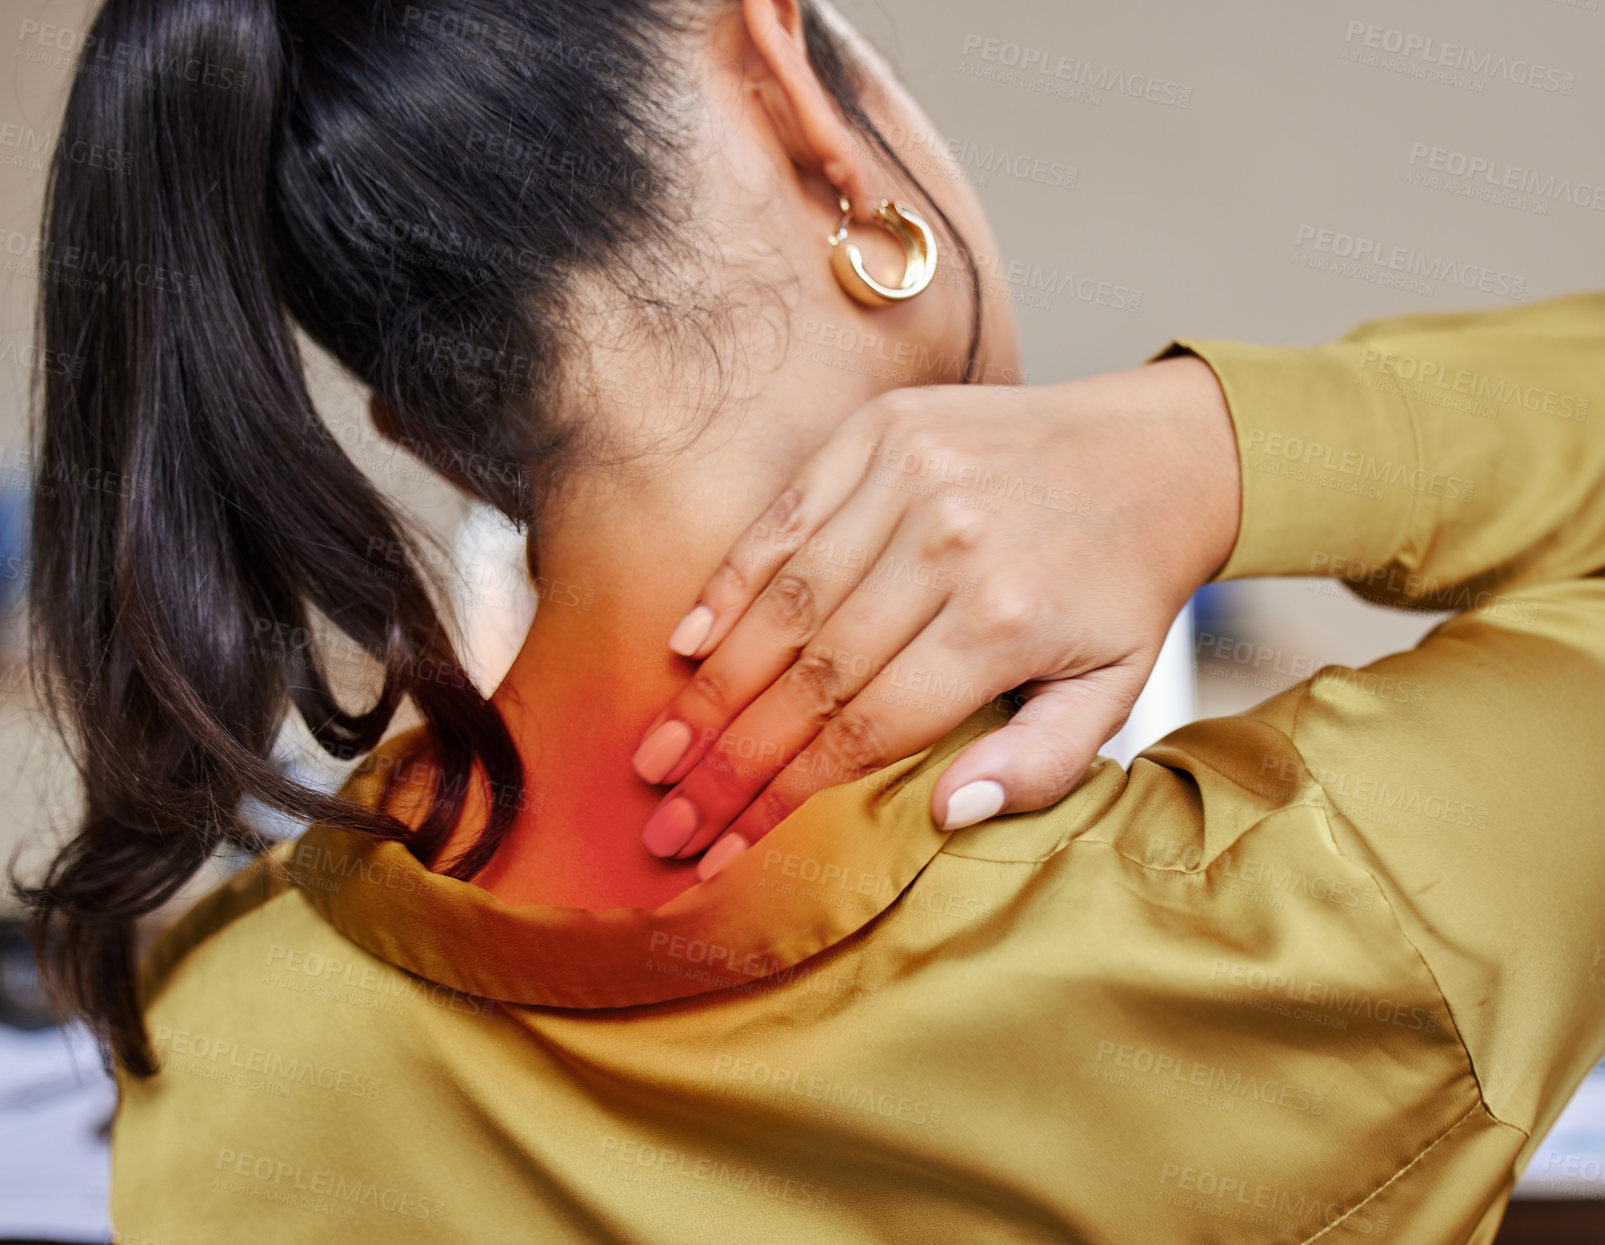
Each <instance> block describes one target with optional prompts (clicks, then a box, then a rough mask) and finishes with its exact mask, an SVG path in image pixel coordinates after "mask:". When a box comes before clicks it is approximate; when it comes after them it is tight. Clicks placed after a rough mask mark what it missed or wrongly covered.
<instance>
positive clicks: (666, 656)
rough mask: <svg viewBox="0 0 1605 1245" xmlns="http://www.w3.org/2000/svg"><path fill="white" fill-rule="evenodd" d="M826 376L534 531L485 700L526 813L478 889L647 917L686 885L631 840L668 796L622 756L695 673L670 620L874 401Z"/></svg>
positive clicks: (569, 494)
mask: <svg viewBox="0 0 1605 1245" xmlns="http://www.w3.org/2000/svg"><path fill="white" fill-rule="evenodd" d="M831 379H832V380H833V381H834V383H833V384H831V385H830V386H829V388H828V389H827V388H826V387H825V386H823V385H821V384H819V383H818V382H817V381H816V382H815V383H813V385H812V387H811V388H809V387H805V386H802V385H798V384H792V383H787V382H785V381H784V380H782V379H780V378H775V381H774V383H771V384H769V385H767V386H765V389H766V390H767V391H768V392H769V393H771V394H776V395H783V396H784V400H785V403H786V409H785V411H784V412H780V411H778V410H777V411H775V412H773V413H772V414H773V415H774V418H770V417H769V416H770V414H771V413H770V412H765V411H763V410H760V409H757V407H756V405H755V404H753V405H748V406H747V407H746V408H745V409H744V410H743V412H742V415H741V422H740V426H739V427H737V428H736V429H735V430H734V431H733V432H730V433H729V434H728V435H726V434H725V433H724V431H723V430H722V429H721V430H718V432H717V433H710V435H709V436H707V437H706V438H704V440H706V441H709V442H717V443H718V444H717V446H716V447H715V448H712V449H708V450H705V451H700V452H699V451H697V450H693V451H692V452H690V453H687V454H685V455H684V456H682V457H681V458H679V459H676V460H675V461H673V462H672V463H670V464H669V465H668V466H667V467H666V468H663V469H660V470H654V471H652V472H651V473H638V474H633V475H632V477H631V478H630V480H629V481H628V483H627V484H617V483H615V484H612V485H609V484H604V483H602V482H599V481H594V480H593V481H589V482H585V483H582V484H580V485H578V486H576V487H571V488H568V489H565V494H564V504H563V508H562V513H561V516H560V517H559V518H558V520H557V521H555V522H544V523H542V524H540V525H538V526H537V529H536V530H537V531H538V532H539V534H540V536H539V543H538V545H537V548H536V558H537V566H538V570H539V572H540V584H539V586H540V589H541V592H542V597H543V599H542V602H541V604H540V606H539V608H538V609H537V610H536V614H535V620H534V623H533V625H532V626H531V627H530V630H529V633H528V635H527V636H526V638H525V640H524V643H523V646H522V648H521V649H520V651H519V653H518V655H517V657H516V658H515V659H514V661H513V664H512V666H511V668H510V669H509V671H508V673H507V675H506V677H505V678H504V679H503V681H502V683H501V684H500V686H499V687H498V689H497V691H496V693H495V695H494V697H493V700H494V702H495V703H496V704H497V706H498V708H500V709H501V711H502V713H503V716H504V717H505V718H506V720H507V722H508V724H509V727H510V728H511V730H512V732H513V737H514V739H515V741H516V742H517V744H518V747H519V751H520V753H521V755H522V756H523V759H524V764H525V768H526V775H527V779H528V784H529V795H530V800H529V805H530V810H529V812H528V813H526V814H521V819H520V820H519V821H518V822H517V823H516V824H515V826H514V828H513V830H512V831H511V832H510V834H509V835H508V838H507V839H506V840H504V843H503V846H502V848H501V849H500V850H499V851H498V853H497V856H496V858H495V860H494V861H493V862H492V864H491V865H490V866H489V867H488V868H487V869H486V871H485V872H484V873H483V874H482V875H481V876H480V877H479V878H478V879H477V881H478V883H479V884H480V885H482V886H484V887H486V888H487V889H489V890H491V891H492V892H493V893H496V894H497V895H499V896H500V897H501V898H503V899H505V900H507V901H508V902H510V903H516V904H534V903H545V904H563V905H569V906H575V907H585V908H611V907H646V908H652V907H657V906H659V905H660V904H662V903H665V902H667V900H669V899H671V898H672V897H673V896H675V895H677V894H679V893H680V892H681V891H683V890H685V889H687V888H688V887H690V886H692V885H694V884H695V883H696V881H697V879H696V874H695V862H694V861H665V860H660V859H658V858H656V857H654V856H652V855H651V854H650V853H649V852H648V851H647V850H646V849H645V847H644V846H643V845H642V843H641V839H640V833H641V828H642V826H643V825H644V824H645V822H646V819H647V817H648V816H649V815H650V814H651V812H652V810H653V809H654V808H655V807H656V806H657V804H658V802H659V801H660V800H661V799H662V797H663V796H664V794H665V793H666V792H667V788H665V787H653V786H649V785H648V784H647V783H645V782H643V781H642V780H641V779H640V778H639V777H638V776H637V775H636V773H635V771H634V770H633V769H632V768H631V764H630V761H631V757H632V756H633V755H634V753H635V750H636V747H637V746H638V744H639V742H640V738H641V735H642V732H643V731H644V730H645V729H646V727H647V725H648V723H650V721H651V720H652V718H653V717H654V716H655V715H656V714H657V713H658V712H659V711H660V710H661V709H662V707H663V706H664V705H665V704H666V703H667V702H668V701H669V700H670V699H671V698H672V697H673V696H674V694H675V693H676V692H678V691H679V690H680V689H681V688H682V687H684V685H685V683H686V681H687V680H688V679H689V678H690V677H691V675H692V674H693V673H694V671H695V669H696V663H694V662H692V661H690V660H688V659H686V658H683V657H680V656H678V655H676V654H674V653H673V652H671V651H670V650H669V647H668V639H669V635H670V633H671V632H672V631H673V630H674V626H675V624H676V623H677V622H678V621H679V620H680V618H681V617H683V616H684V614H685V613H686V611H687V610H689V609H690V608H691V607H692V605H694V604H695V603H696V598H697V593H698V591H699V590H700V588H701V587H702V584H703V583H704V582H705V581H706V579H707V578H708V576H710V575H711V574H712V573H713V571H714V569H715V568H716V567H717V566H718V564H719V561H720V559H721V558H722V557H723V556H724V554H725V553H726V551H727V550H728V549H729V548H730V546H731V545H732V544H733V543H734V542H735V540H736V539H737V538H738V537H739V536H740V535H741V533H742V531H743V530H744V529H745V528H746V527H747V526H748V525H749V524H750V523H751V522H752V521H753V520H754V519H755V518H756V517H757V516H758V515H759V514H760V513H761V512H762V511H763V509H764V508H765V507H766V506H767V505H768V504H769V503H770V502H771V501H772V500H773V499H774V497H775V495H776V494H778V493H779V492H780V490H781V489H782V488H783V487H784V486H785V484H786V483H787V481H788V480H789V478H790V477H791V474H792V472H793V471H794V470H795V468H796V467H797V466H799V465H800V464H801V463H802V461H803V460H804V459H805V458H806V457H807V456H808V454H809V453H811V452H812V450H813V449H814V448H816V446H817V445H818V444H819V443H820V441H822V439H823V437H824V436H825V435H826V433H827V432H828V430H829V428H830V427H832V426H834V424H835V423H836V422H838V421H839V420H840V419H841V418H842V417H844V416H845V415H846V414H848V413H850V412H851V411H852V410H853V409H854V408H855V407H857V406H858V405H861V404H862V403H863V402H865V401H867V400H868V399H869V397H871V396H872V393H871V392H870V391H868V390H867V389H865V388H863V387H861V386H860V385H855V384H854V383H853V382H852V378H851V377H847V376H844V377H838V378H831ZM802 393H807V394H810V395H811V402H810V403H806V404H799V402H798V401H797V395H798V394H802ZM777 401H778V399H777ZM804 406H806V407H811V409H800V408H801V407H804ZM453 850H455V846H454V847H453Z"/></svg>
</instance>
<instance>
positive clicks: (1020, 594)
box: [968, 586, 1046, 641]
mask: <svg viewBox="0 0 1605 1245" xmlns="http://www.w3.org/2000/svg"><path fill="white" fill-rule="evenodd" d="M968 613H969V622H970V629H971V631H972V633H973V634H974V635H976V636H977V637H978V638H980V639H981V640H983V641H996V640H999V639H1011V640H1012V639H1018V638H1020V637H1022V636H1028V635H1032V634H1034V633H1035V632H1036V630H1037V628H1038V627H1039V626H1040V625H1041V623H1042V622H1043V619H1044V615H1045V613H1046V610H1045V609H1044V607H1043V604H1042V599H1041V598H1040V597H1039V596H1037V595H1036V594H1035V593H1032V592H1028V591H1025V590H1023V589H1021V588H1019V587H1014V586H1010V587H994V588H992V589H991V590H990V591H987V592H984V593H980V594H978V595H977V596H976V597H975V599H974V602H973V603H972V605H971V608H970V610H969V611H968Z"/></svg>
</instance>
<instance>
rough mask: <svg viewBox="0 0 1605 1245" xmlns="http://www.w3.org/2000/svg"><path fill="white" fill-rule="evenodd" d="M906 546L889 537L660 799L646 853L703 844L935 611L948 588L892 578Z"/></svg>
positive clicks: (689, 852) (646, 833)
mask: <svg viewBox="0 0 1605 1245" xmlns="http://www.w3.org/2000/svg"><path fill="white" fill-rule="evenodd" d="M911 543H913V538H911V537H899V538H896V539H894V540H893V542H892V545H891V547H890V548H889V550H888V553H887V556H886V557H885V558H883V559H881V561H880V562H879V564H878V565H877V569H876V572H875V574H874V575H872V576H871V577H870V578H869V579H867V580H865V581H864V582H863V584H862V585H861V587H860V590H859V591H856V592H854V593H852V594H851V595H850V596H849V597H848V598H847V600H846V601H845V602H844V603H843V604H842V606H841V607H840V608H839V609H838V610H836V612H835V613H834V614H832V616H831V617H830V619H829V620H828V621H827V622H826V623H825V625H824V626H823V627H822V628H821V629H820V631H819V633H818V635H816V636H815V637H814V639H813V640H812V641H810V642H809V643H808V644H807V645H805V646H804V647H803V648H802V649H801V651H800V652H798V653H797V655H796V659H795V660H794V661H793V662H792V663H791V665H790V666H789V667H788V668H787V669H786V670H785V671H784V672H783V673H782V674H781V675H780V677H778V678H777V679H775V680H774V682H773V685H772V686H770V687H769V688H768V689H767V690H765V691H764V692H763V693H762V694H761V695H760V696H759V697H758V698H757V699H756V700H755V701H754V702H753V703H752V705H751V706H750V707H749V708H748V709H746V710H745V711H744V712H743V713H742V714H741V716H740V717H738V718H737V719H736V721H735V722H733V723H732V724H731V725H730V727H729V729H728V730H726V731H724V732H723V733H722V734H721V735H720V737H719V738H718V740H717V742H716V743H715V744H714V746H713V747H712V748H711V749H709V751H708V753H707V755H706V756H704V757H702V758H701V759H700V760H699V761H698V763H697V764H696V765H695V766H694V767H692V768H691V769H690V770H689V771H688V772H687V773H686V775H685V777H684V779H683V780H682V781H681V782H680V783H679V784H678V786H677V787H676V788H675V790H674V791H672V792H671V793H670V794H669V796H667V797H665V801H664V803H663V804H661V805H660V806H659V808H658V810H656V811H654V813H653V816H652V818H651V819H649V821H648V823H647V827H646V828H645V829H644V830H643V832H642V838H643V841H645V842H646V843H647V846H648V848H649V849H650V850H653V851H658V852H660V853H661V851H662V849H664V848H666V847H668V846H669V845H670V844H671V843H672V842H673V840H674V839H676V838H678V837H679V836H680V835H681V834H682V833H685V835H686V837H684V838H683V839H681V841H680V843H679V845H678V846H677V847H676V848H675V849H674V854H675V855H678V856H681V857H686V856H693V855H696V854H697V853H698V852H700V851H702V850H703V849H704V848H706V847H707V846H708V844H709V843H711V842H712V841H713V840H714V838H715V837H717V836H718V835H719V834H720V833H722V832H723V831H724V829H725V828H726V827H727V826H729V825H730V823H731V822H732V821H733V820H734V819H735V818H736V817H737V816H738V815H740V813H741V812H742V811H743V810H744V809H745V808H746V807H747V806H748V805H749V804H750V803H751V802H752V801H753V799H754V798H756V796H757V795H758V794H759V793H760V792H761V791H762V790H763V789H764V788H765V787H766V786H768V785H769V783H770V782H771V780H772V779H773V778H774V777H775V775H776V774H777V773H779V772H780V771H781V770H783V769H784V768H786V766H787V765H788V764H790V762H791V761H792V759H793V757H795V756H796V755H797V753H799V752H800V751H802V749H803V748H805V747H806V746H807V745H808V744H809V743H810V742H811V741H812V740H814V739H815V738H816V737H817V736H818V735H819V734H820V732H821V731H823V730H824V729H826V727H827V726H828V724H829V723H830V721H831V720H832V719H833V718H834V717H835V716H836V714H837V713H838V712H840V710H841V709H842V707H843V706H844V705H846V704H848V703H849V702H850V701H852V700H853V699H854V698H855V697H856V696H858V695H859V693H860V692H861V691H862V690H863V689H864V688H865V687H866V686H868V685H870V684H872V683H873V681H874V680H875V679H877V678H879V677H880V676H881V674H882V672H883V670H884V668H885V666H886V664H887V663H888V662H889V661H891V660H892V659H893V657H894V656H895V655H896V654H897V653H898V652H900V651H901V650H903V649H904V647H905V646H906V645H908V644H910V643H911V642H912V641H914V640H915V638H916V637H917V636H918V635H919V634H920V632H921V631H923V630H924V628H925V627H926V626H927V625H928V624H929V623H930V621H931V620H932V619H933V618H935V617H936V616H937V615H938V614H939V613H940V612H941V609H942V607H943V605H944V603H945V602H946V600H947V599H948V596H947V592H946V591H945V590H944V589H942V588H940V587H936V586H934V585H933V584H931V583H929V582H927V583H923V584H922V583H918V582H913V583H910V584H904V583H902V582H901V581H900V580H894V579H893V576H895V575H896V574H897V570H896V569H895V568H898V567H900V566H902V567H904V573H905V574H906V573H907V568H906V566H905V564H906V562H907V559H906V558H903V557H900V556H899V552H898V551H899V550H900V549H901V548H904V547H907V546H909V545H910V544H911ZM894 587H895V588H896V589H897V591H896V594H895V596H894V595H893V592H892V590H893V588H894ZM716 656H717V654H716ZM709 660H710V661H712V660H713V658H709ZM893 759H895V758H893ZM671 806H672V807H671ZM660 814H661V816H660ZM693 822H694V829H691V828H690V827H692V825H693Z"/></svg>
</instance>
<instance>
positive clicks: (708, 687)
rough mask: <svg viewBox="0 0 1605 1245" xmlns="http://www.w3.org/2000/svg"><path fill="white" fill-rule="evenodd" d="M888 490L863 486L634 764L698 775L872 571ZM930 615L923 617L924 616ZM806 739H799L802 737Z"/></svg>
mask: <svg viewBox="0 0 1605 1245" xmlns="http://www.w3.org/2000/svg"><path fill="white" fill-rule="evenodd" d="M885 493H886V490H885V489H866V490H861V491H860V492H858V493H856V494H855V495H854V496H853V497H852V498H851V499H850V500H849V501H848V502H847V504H846V505H845V506H844V507H842V508H841V509H840V510H838V511H837V512H836V514H835V515H834V516H833V517H832V518H831V519H830V521H829V522H827V523H826V524H825V526H824V527H823V528H821V529H820V531H819V532H818V533H816V534H815V535H814V536H812V537H810V538H809V539H808V541H807V542H806V543H805V544H804V546H803V547H802V548H801V549H800V550H798V552H797V553H796V554H794V555H793V556H792V557H791V558H790V560H788V561H787V562H786V564H785V566H784V567H783V568H782V569H781V570H780V571H779V572H778V573H777V574H776V575H775V576H774V578H773V579H771V580H770V582H769V584H768V586H767V587H765V588H764V590H763V591H762V592H761V593H760V594H759V595H758V598H757V600H756V601H755V602H754V603H753V607H752V608H751V609H749V610H747V611H746V612H745V613H744V614H743V615H742V616H741V618H740V620H739V621H738V622H737V624H736V626H735V628H734V630H732V631H731V632H730V633H729V635H728V636H727V637H726V638H725V640H724V641H723V642H722V643H721V644H720V645H719V647H718V648H717V649H716V650H714V652H712V653H711V654H710V655H709V656H708V657H706V658H705V659H704V660H703V662H702V665H701V667H700V668H699V669H698V670H697V672H696V674H695V675H694V676H693V677H692V679H691V681H690V682H689V683H687V684H686V685H685V686H684V687H683V688H681V689H680V691H679V692H677V693H676V694H675V696H674V698H673V699H672V700H670V701H669V703H668V704H667V705H666V706H664V708H663V709H662V710H661V711H660V712H659V713H658V715H657V716H656V717H654V718H653V719H652V721H651V722H650V723H648V725H647V728H646V729H645V730H644V731H643V732H642V735H641V743H640V745H639V746H638V748H637V751H636V754H635V757H634V765H635V772H636V773H637V774H638V775H640V777H641V778H642V779H643V780H645V781H646V782H649V783H654V784H656V783H677V782H679V781H681V780H682V779H683V778H684V777H685V776H686V775H687V774H689V773H690V772H691V769H692V767H693V766H694V765H696V764H697V763H698V762H700V761H701V760H702V758H703V756H704V755H705V754H706V753H707V752H708V751H709V750H710V748H712V747H715V746H717V744H718V741H719V739H720V736H721V735H722V734H723V733H724V732H725V731H726V730H727V729H728V728H729V727H730V726H731V725H732V724H733V723H734V722H735V720H736V718H737V715H739V714H741V713H742V712H743V711H744V710H746V709H747V708H748V706H750V705H752V704H753V703H754V701H756V700H757V699H758V698H759V696H760V695H761V694H762V693H763V692H764V690H765V689H766V688H768V687H770V686H771V685H772V684H774V683H775V682H776V681H777V680H779V679H781V678H782V677H783V676H784V675H785V674H786V672H787V670H788V668H790V667H792V666H793V665H794V663H796V661H797V659H798V655H799V654H800V653H801V652H802V651H803V648H804V646H805V645H807V644H808V643H809V642H810V641H812V640H814V639H815V638H816V637H817V636H818V635H819V634H820V631H821V629H822V628H824V627H825V626H826V625H827V623H828V621H829V620H830V618H831V617H832V616H833V615H834V614H835V613H836V611H837V609H838V608H839V607H840V606H841V604H842V602H844V601H846V600H847V599H849V597H850V596H851V595H852V594H853V592H854V590H855V589H857V588H858V586H859V585H860V584H861V583H862V582H863V581H864V579H865V578H866V577H868V576H869V575H871V574H872V573H873V571H874V568H875V567H876V565H877V564H879V563H880V562H881V561H882V558H881V552H882V550H883V549H884V548H885V547H886V545H887V542H888V541H890V540H891V539H892V537H893V536H894V534H895V532H896V530H897V527H898V524H899V509H898V505H897V503H896V502H895V501H892V500H891V499H889V498H887V497H886V496H885ZM883 612H884V607H883ZM925 621H927V620H926V619H925V618H923V617H922V618H920V620H919V623H920V625H921V626H923V625H924V623H925ZM871 634H873V633H871ZM829 643H830V644H831V646H832V647H833V648H844V647H847V646H848V645H849V644H850V643H851V637H849V636H843V635H839V634H838V635H837V636H836V638H834V639H832V640H830V641H829ZM895 651H896V650H895V649H893V650H890V651H889V652H887V653H886V654H885V655H886V656H888V657H889V656H890V655H891V653H892V652H895ZM867 677H868V676H866V678H867ZM771 724H772V723H771ZM782 725H785V723H784V721H783V720H782ZM820 725H823V723H821V724H820ZM746 726H747V727H749V728H750V727H751V726H752V723H751V722H749V723H747V724H746ZM815 729H816V730H817V727H816V728H815ZM793 733H795V726H794V725H793V728H792V729H791V730H782V731H780V732H779V733H778V734H776V735H775V736H774V738H775V739H777V740H784V739H786V738H789V737H790V736H791V735H792V734H793ZM811 737H812V736H811V735H810V736H808V738H811ZM805 742H807V739H806V738H804V739H800V740H799V741H798V742H797V746H798V747H801V746H802V744H803V743H805Z"/></svg>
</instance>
